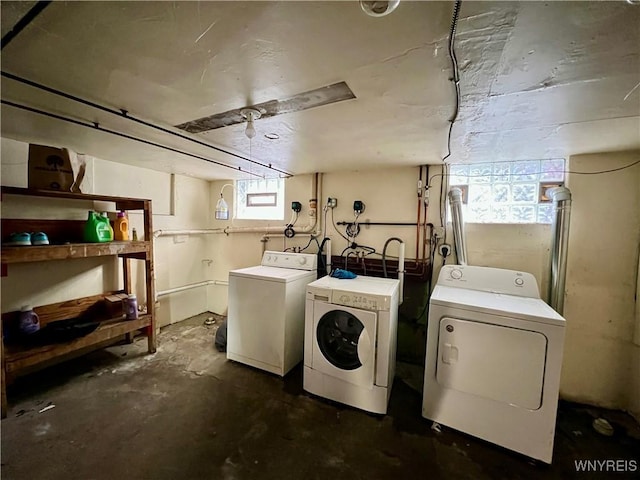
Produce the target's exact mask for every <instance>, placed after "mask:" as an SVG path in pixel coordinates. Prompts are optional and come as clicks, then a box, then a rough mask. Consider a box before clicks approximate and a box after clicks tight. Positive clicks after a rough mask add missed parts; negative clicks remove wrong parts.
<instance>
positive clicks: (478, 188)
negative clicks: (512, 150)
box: [449, 158, 565, 223]
mask: <svg viewBox="0 0 640 480" xmlns="http://www.w3.org/2000/svg"><path fill="white" fill-rule="evenodd" d="M564 170H565V161H564V159H562V158H559V159H550V160H527V161H518V162H494V163H479V164H467V165H462V164H458V165H451V167H450V169H449V185H450V186H451V187H458V188H460V189H461V190H462V198H463V208H462V215H463V218H464V221H465V222H469V223H551V222H552V219H553V204H552V202H551V200H550V199H549V198H547V197H546V195H545V193H546V190H547V188H550V187H554V186H562V185H564Z"/></svg>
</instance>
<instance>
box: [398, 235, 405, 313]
mask: <svg viewBox="0 0 640 480" xmlns="http://www.w3.org/2000/svg"><path fill="white" fill-rule="evenodd" d="M399 257H400V258H399V259H398V280H400V299H399V300H398V304H399V305H402V302H403V301H404V242H400V253H399Z"/></svg>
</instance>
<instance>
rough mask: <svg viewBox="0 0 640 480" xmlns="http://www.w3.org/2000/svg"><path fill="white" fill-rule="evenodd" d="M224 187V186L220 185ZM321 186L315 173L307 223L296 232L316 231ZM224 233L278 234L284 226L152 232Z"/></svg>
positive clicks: (320, 177) (319, 175) (159, 234)
mask: <svg viewBox="0 0 640 480" xmlns="http://www.w3.org/2000/svg"><path fill="white" fill-rule="evenodd" d="M222 188H224V186H223V187H222ZM321 188H322V174H321V173H315V174H314V180H313V184H312V186H311V199H310V200H309V224H308V225H305V226H304V227H301V228H300V229H298V230H297V231H296V234H298V233H300V234H303V233H313V234H315V233H316V227H319V225H318V206H317V199H318V195H319V194H321ZM219 233H225V234H227V235H229V234H232V233H262V234H264V235H268V234H279V233H284V227H283V226H280V225H277V226H266V227H231V226H230V227H223V228H203V229H192V230H156V231H155V232H153V236H154V237H155V238H157V237H164V236H169V235H208V234H219Z"/></svg>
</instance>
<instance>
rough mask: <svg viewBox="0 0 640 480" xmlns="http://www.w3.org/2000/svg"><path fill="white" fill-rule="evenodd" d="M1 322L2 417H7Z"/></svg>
mask: <svg viewBox="0 0 640 480" xmlns="http://www.w3.org/2000/svg"><path fill="white" fill-rule="evenodd" d="M3 323H4V322H2V321H1V320H0V362H1V363H2V365H0V367H1V369H2V411H1V413H2V418H6V417H7V374H6V372H5V364H4V337H3V336H2V324H3Z"/></svg>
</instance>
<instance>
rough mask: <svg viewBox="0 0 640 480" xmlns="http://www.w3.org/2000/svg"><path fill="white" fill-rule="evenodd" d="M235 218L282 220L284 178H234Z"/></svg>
mask: <svg viewBox="0 0 640 480" xmlns="http://www.w3.org/2000/svg"><path fill="white" fill-rule="evenodd" d="M235 192H236V201H235V218H238V219H241V220H284V179H282V178H265V179H262V178H260V179H249V180H236V186H235Z"/></svg>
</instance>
